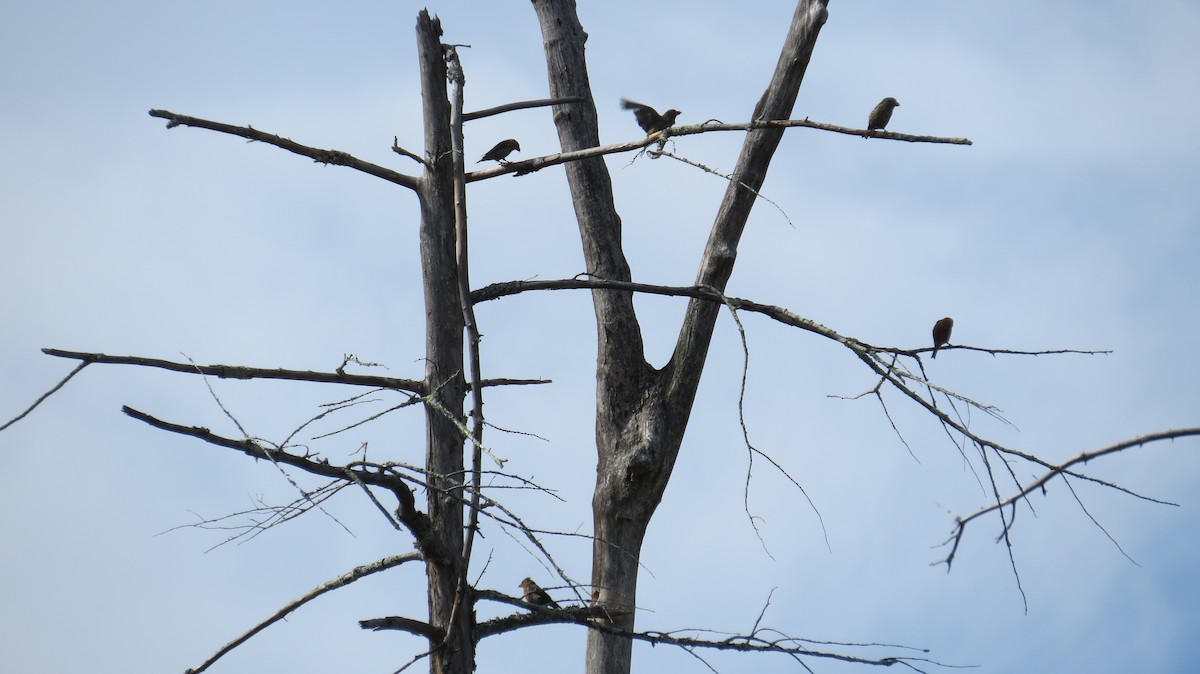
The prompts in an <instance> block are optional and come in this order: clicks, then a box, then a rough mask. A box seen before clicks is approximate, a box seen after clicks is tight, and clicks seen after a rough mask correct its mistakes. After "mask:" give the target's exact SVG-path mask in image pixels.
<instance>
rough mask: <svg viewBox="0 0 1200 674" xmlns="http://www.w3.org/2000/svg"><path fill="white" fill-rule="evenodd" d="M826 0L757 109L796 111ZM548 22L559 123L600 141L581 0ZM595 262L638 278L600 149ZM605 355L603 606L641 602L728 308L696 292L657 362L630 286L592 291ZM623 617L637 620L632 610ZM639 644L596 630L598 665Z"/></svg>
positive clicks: (776, 114) (758, 174)
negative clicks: (571, 101)
mask: <svg viewBox="0 0 1200 674" xmlns="http://www.w3.org/2000/svg"><path fill="white" fill-rule="evenodd" d="M826 2H827V0H800V1H799V2H798V4H797V7H796V13H795V15H794V17H793V20H792V25H791V28H790V30H789V33H788V37H787V40H786V43H785V45H784V48H783V51H782V53H781V54H780V58H779V64H778V65H777V66H776V70H775V74H774V76H773V77H772V79H771V82H770V84H769V85H768V87H767V90H766V92H765V93H764V94H763V97H762V99H761V100H760V101H759V102H758V105H757V106H756V108H755V115H754V116H755V118H756V119H759V118H766V119H787V118H788V116H789V115H790V113H791V110H792V106H793V105H794V104H795V101H796V96H797V93H798V92H799V88H800V82H801V80H802V79H803V77H804V71H805V69H806V68H807V66H808V61H809V57H810V56H811V55H812V48H813V45H814V43H815V41H816V38H817V34H818V33H819V31H820V28H821V26H822V25H824V23H825V17H826V9H825V7H826ZM533 6H534V9H535V11H536V12H537V15H538V20H539V23H540V25H541V29H542V42H543V46H544V49H545V53H546V68H547V75H548V78H549V81H550V95H551V96H554V97H565V96H581V97H583V98H584V101H585V102H584V103H580V104H576V105H572V106H569V107H568V106H558V107H555V109H554V121H555V124H556V126H557V128H558V135H559V141H560V143H561V145H562V148H563V151H566V152H569V151H574V150H581V149H585V148H589V147H595V146H597V145H599V135H598V132H597V125H596V106H595V102H594V101H593V100H592V96H591V88H590V86H589V83H588V74H587V64H586V61H585V58H584V44H585V42H586V40H587V34H586V33H585V32H584V31H583V27H582V26H581V25H580V23H579V18H578V16H577V15H576V13H575V3H574V1H573V0H533ZM782 135H783V129H755V130H752V131H750V132H748V133H747V135H746V141H745V144H744V145H743V149H742V153H741V156H740V157H739V159H738V163H737V167H736V169H735V171H734V175H733V179H732V180H731V181H730V186H729V190H728V191H727V193H726V196H725V200H724V201H723V202H722V204H721V207H720V210H719V211H718V213H717V217H716V221H715V222H714V224H713V229H712V233H711V234H710V237H709V242H708V245H707V247H706V248H705V252H704V257H703V259H702V260H701V263H700V270H699V273H698V275H697V279H698V281H697V283H698V284H705V285H709V286H712V287H714V288H717V289H718V290H723V289H724V288H725V284H726V282H727V281H728V280H729V275H730V273H731V272H732V271H733V264H734V261H735V260H736V257H737V245H738V242H739V240H740V238H741V234H742V231H743V229H744V228H745V225H746V220H747V218H748V217H749V215H750V209H751V207H752V206H753V204H754V201H755V195H756V192H752V191H750V190H746V189H745V188H744V187H741V186H740V184H745V185H748V186H750V187H751V188H753V189H754V190H757V189H758V188H759V187H760V186H761V185H762V183H763V179H764V178H765V176H766V172H767V168H768V167H769V165H770V161H771V157H772V155H773V154H774V152H775V149H776V148H777V147H778V145H779V140H780V138H781V137H782ZM565 168H566V173H567V181H568V183H569V185H570V188H571V194H572V199H573V202H574V205H575V214H576V216H577V218H578V221H579V231H580V235H581V236H582V239H583V250H584V256H585V259H586V260H587V269H588V272H590V273H591V274H594V275H596V276H599V277H601V278H604V279H612V280H619V281H627V280H630V270H629V266H628V264H627V263H626V261H625V256H624V252H623V250H622V248H621V220H620V217H619V216H618V215H617V212H616V208H615V206H614V204H613V197H612V189H611V182H610V178H609V175H608V171H607V168H606V166H605V164H604V162H603V161H602V160H601V159H600V158H598V157H596V158H591V159H585V160H582V161H577V162H572V163H568V164H566V165H565ZM592 298H593V303H594V305H595V312H596V322H597V337H598V348H599V353H598V354H597V363H596V450H597V454H598V457H599V462H598V466H597V475H596V488H595V492H594V494H593V497H592V517H593V525H594V529H595V530H594V535H595V540H596V542H595V543H594V545H593V550H592V584H593V587H596V588H599V590H600V602H601V604H603V605H607V606H611V607H616V608H628V607H631V606H634V605H636V597H637V572H638V560H639V558H640V554H641V547H642V541H643V538H644V536H645V533H646V528H647V526H648V525H649V523H650V518H651V517H652V516H653V514H654V511H655V509H656V508H657V506H658V504H659V502H660V501H661V499H662V495H663V492H664V490H665V489H666V486H667V482H668V480H669V479H670V476H671V471H672V469H673V468H674V466H675V460H676V457H677V456H678V454H679V448H680V445H681V443H682V441H683V434H684V430H685V429H686V427H687V421H688V417H689V416H690V414H691V408H692V404H693V402H694V400H695V395H696V388H697V386H698V385H699V382H700V375H701V372H702V371H703V368H704V362H705V358H706V356H707V354H708V347H709V344H710V342H711V338H712V331H713V326H714V324H715V321H716V317H717V314H718V312H719V311H720V306H719V305H716V304H713V303H712V302H703V301H693V302H692V303H691V304H690V305H689V307H688V311H687V314H686V316H685V320H684V323H683V326H682V328H681V330H680V335H679V340H678V342H677V344H676V349H675V353H674V355H673V356H672V358H671V361H670V362H669V363H668V364H667V365H666V366H665V367H664V368H663V369H662V370H655V369H654V368H652V367H651V366H650V365H649V364H648V363H647V362H646V360H645V357H644V353H643V346H642V335H641V329H640V327H639V325H638V322H637V317H636V316H635V315H634V311H633V302H632V296H631V295H630V294H629V293H627V292H621V291H608V290H593V291H592ZM613 624H614V626H616V627H620V628H623V629H628V630H632V629H633V628H634V612H632V611H621V612H620V613H619V614H618V615H617V617H616V618H615V620H614V621H613ZM631 662H632V642H631V641H630V640H629V639H628V638H625V637H620V636H615V635H612V634H606V633H603V632H600V631H597V630H592V631H590V632H589V633H588V650H587V669H586V671H587V672H588V674H628V672H629V670H630V665H631Z"/></svg>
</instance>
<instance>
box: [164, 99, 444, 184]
mask: <svg viewBox="0 0 1200 674" xmlns="http://www.w3.org/2000/svg"><path fill="white" fill-rule="evenodd" d="M150 116H151V117H159V118H162V119H165V120H167V128H168V129H171V128H174V127H176V126H191V127H196V128H199V129H208V130H210V131H218V132H220V133H227V134H229V135H231V136H239V137H241V138H245V139H246V140H250V141H258V142H260V143H267V144H268V145H274V146H275V147H277V148H280V149H283V150H287V151H288V152H292V153H294V154H298V155H301V156H303V157H308V158H310V159H312V160H313V161H315V162H317V163H320V164H334V165H336V166H346V167H349V168H352V169H355V170H357V171H362V172H363V173H366V174H367V175H372V176H375V177H376V178H382V179H384V180H386V181H388V182H390V183H395V184H397V185H400V186H401V187H407V188H409V189H411V190H415V189H417V179H416V178H414V177H413V176H410V175H405V174H403V173H399V172H397V171H393V170H392V169H389V168H384V167H382V166H379V165H377V164H372V163H371V162H368V161H363V160H361V159H359V158H357V157H355V156H353V155H351V154H348V153H346V152H342V151H341V150H324V149H321V148H316V147H309V146H307V145H301V144H300V143H297V142H295V141H293V140H290V139H287V138H284V137H282V136H276V135H274V134H270V133H264V132H262V131H259V130H257V129H255V128H254V127H251V126H233V125H232V124H225V123H222V122H214V121H211V120H207V119H200V118H199V117H189V116H187V115H178V114H175V113H174V112H170V111H168V110H151V111H150ZM422 163H424V162H422Z"/></svg>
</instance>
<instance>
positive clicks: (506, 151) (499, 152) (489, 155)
mask: <svg viewBox="0 0 1200 674" xmlns="http://www.w3.org/2000/svg"><path fill="white" fill-rule="evenodd" d="M520 149H521V144H520V143H518V142H517V139H516V138H506V139H504V140H502V141H500V142H499V143H496V147H493V148H492V149H490V150H488V151H487V152H485V153H484V155H483V156H482V157H480V158H479V161H477V162H475V163H476V164H478V163H480V162H485V161H498V162H500V163H501V164H507V163H508V161H507V160H506V159H505V157H507V156H508V155H510V154H512V153H513V151H514V150H520Z"/></svg>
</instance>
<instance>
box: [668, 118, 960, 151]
mask: <svg viewBox="0 0 1200 674" xmlns="http://www.w3.org/2000/svg"><path fill="white" fill-rule="evenodd" d="M797 126H802V127H806V128H809V129H820V130H821V131H832V132H834V133H843V134H846V135H847V136H861V137H863V138H883V139H886V140H903V141H907V142H909V143H940V144H947V145H974V143H972V142H971V141H970V140H969V139H967V138H946V137H944V136H914V135H910V134H907V133H895V132H893V131H882V130H875V131H868V130H867V129H855V128H853V127H849V126H838V125H837V124H825V123H823V122H812V121H809V119H808V118H807V117H805V118H804V119H774V120H767V119H756V120H754V121H753V122H742V123H740V124H724V123H721V122H715V123H714V122H712V121H709V122H704V123H703V124H687V125H684V126H676V127H672V128H671V130H670V131H671V135H672V136H689V135H691V134H694V133H705V132H707V131H749V130H750V129H787V128H792V127H797Z"/></svg>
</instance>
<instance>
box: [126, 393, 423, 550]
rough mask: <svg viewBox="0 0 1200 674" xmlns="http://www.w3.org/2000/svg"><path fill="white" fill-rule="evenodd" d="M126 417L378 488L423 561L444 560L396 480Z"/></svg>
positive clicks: (130, 411) (144, 417)
mask: <svg viewBox="0 0 1200 674" xmlns="http://www.w3.org/2000/svg"><path fill="white" fill-rule="evenodd" d="M121 411H122V412H124V413H125V414H127V415H129V416H131V417H133V418H134V419H137V420H138V421H142V422H145V423H147V424H149V425H151V426H153V427H155V428H158V429H160V430H164V431H170V432H172V433H178V434H180V435H187V436H190V437H193V438H197V439H199V440H203V441H204V442H207V443H209V444H211V445H216V446H218V447H227V448H229V449H234V450H237V451H239V452H242V453H243V454H245V455H246V456H249V457H251V458H254V459H266V460H268V461H271V462H274V463H278V464H285V465H289V466H294V467H296V468H299V469H301V470H303V471H305V472H308V473H311V474H313V475H321V476H324V477H329V478H335V479H339V480H348V481H352V482H360V483H363V484H369V485H372V486H375V487H381V488H383V489H387V490H388V491H390V492H392V494H394V495H395V496H396V499H397V500H398V501H399V502H400V505H399V507H398V508H397V511H396V516H397V517H398V518H399V519H400V521H401V522H402V523H403V524H404V525H405V526H406V527H407V528H408V530H409V531H410V532H411V533H412V534H413V536H414V538H415V539H416V545H417V548H418V549H420V550H421V551H422V552H423V553H424V554H425V556H426V557H428V558H430V559H438V560H444V558H445V553H444V551H443V549H442V548H441V546H439V545H438V541H437V540H436V538H434V537H432V536H430V535H429V532H430V530H431V526H432V525H431V523H430V519H429V516H428V515H426V514H425V513H422V512H421V511H419V510H417V507H416V498H415V496H414V495H413V492H412V490H411V489H410V488H409V487H408V485H407V484H405V482H404V481H403V480H402V479H400V478H399V477H397V476H395V475H394V474H391V473H389V472H386V471H383V470H367V469H365V468H348V467H346V466H338V465H335V464H332V463H329V462H328V461H324V460H322V461H314V460H312V459H309V458H306V457H303V456H297V455H295V454H291V453H289V452H285V451H282V450H278V449H271V448H270V447H264V446H263V445H261V444H259V443H257V442H255V441H254V440H251V439H249V438H244V439H242V440H234V439H233V438H227V437H224V436H221V435H217V434H216V433H213V432H212V431H210V430H209V429H207V428H204V427H203V426H183V425H180V424H174V423H171V422H169V421H163V420H162V419H158V418H156V417H153V416H151V415H149V414H146V413H145V412H141V411H139V410H135V409H134V408H132V407H129V406H128V405H126V406H124V407H122V408H121Z"/></svg>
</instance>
